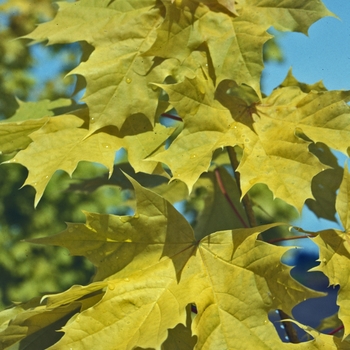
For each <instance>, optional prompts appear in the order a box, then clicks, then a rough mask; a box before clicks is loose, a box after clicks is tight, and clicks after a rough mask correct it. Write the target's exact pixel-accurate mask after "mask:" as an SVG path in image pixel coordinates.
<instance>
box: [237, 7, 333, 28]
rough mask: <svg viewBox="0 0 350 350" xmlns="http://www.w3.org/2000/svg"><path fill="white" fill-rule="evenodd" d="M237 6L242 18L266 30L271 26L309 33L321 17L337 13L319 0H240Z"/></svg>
mask: <svg viewBox="0 0 350 350" xmlns="http://www.w3.org/2000/svg"><path fill="white" fill-rule="evenodd" d="M237 2H238V4H237V6H236V9H237V12H238V13H239V16H240V18H244V19H246V20H247V21H251V22H252V23H256V24H258V25H260V26H262V27H263V28H264V29H265V30H267V29H268V28H270V27H271V26H273V27H275V28H276V29H277V30H281V31H294V32H302V33H304V34H307V32H308V29H309V27H310V26H311V25H312V24H313V23H314V22H316V21H318V20H319V19H320V18H322V17H325V16H334V17H335V15H334V14H333V13H332V12H330V11H328V10H327V9H326V7H325V6H324V4H323V3H322V2H321V1H319V0H308V1H304V0H284V1H276V0H239V1H237Z"/></svg>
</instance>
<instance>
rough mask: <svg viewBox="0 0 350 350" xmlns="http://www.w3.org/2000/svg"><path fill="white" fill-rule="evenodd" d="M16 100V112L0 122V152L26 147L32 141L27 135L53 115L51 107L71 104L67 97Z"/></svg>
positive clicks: (9, 151)
mask: <svg viewBox="0 0 350 350" xmlns="http://www.w3.org/2000/svg"><path fill="white" fill-rule="evenodd" d="M17 102H18V104H19V107H18V109H17V111H16V113H15V114H14V115H13V116H12V117H11V118H8V119H6V120H5V121H1V122H0V154H1V153H12V152H15V151H18V150H20V149H24V148H26V147H27V146H28V145H29V144H30V143H31V142H32V140H31V138H30V137H29V135H30V134H31V133H32V132H34V131H36V130H38V129H40V128H41V127H42V126H43V125H45V124H46V123H47V121H48V120H49V118H48V117H49V116H53V115H54V113H53V111H52V110H53V109H55V108H60V107H66V106H69V105H70V104H71V100H68V99H59V100H56V101H49V100H43V101H40V102H23V101H20V100H17Z"/></svg>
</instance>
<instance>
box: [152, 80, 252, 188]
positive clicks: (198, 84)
mask: <svg viewBox="0 0 350 350" xmlns="http://www.w3.org/2000/svg"><path fill="white" fill-rule="evenodd" d="M159 86H160V87H162V89H164V90H165V91H166V92H167V93H168V95H169V101H170V103H171V104H172V105H173V106H174V107H175V109H176V111H177V112H178V113H179V115H181V116H183V122H184V127H183V130H182V132H181V133H180V134H179V135H178V137H177V138H176V139H175V140H174V141H173V142H172V144H171V145H170V147H169V148H168V149H166V150H161V151H158V152H156V153H154V154H152V156H150V157H149V158H148V159H150V160H154V161H159V162H162V163H165V164H166V165H167V166H169V168H170V169H171V171H172V175H173V180H174V179H179V180H181V181H184V182H185V183H186V185H187V186H188V188H189V191H190V192H191V191H192V188H193V185H194V183H195V182H196V181H197V180H198V178H199V176H200V174H201V173H203V172H205V171H207V170H208V168H209V166H210V162H211V158H212V154H213V152H214V151H215V150H216V149H218V148H222V147H224V146H228V145H231V146H235V145H236V144H239V145H242V144H244V142H245V141H244V140H245V138H246V136H247V135H249V134H251V133H252V131H251V130H250V128H249V127H248V126H246V125H244V124H242V123H239V122H236V121H235V119H234V118H236V119H237V120H241V118H242V117H241V115H242V114H244V111H245V108H246V107H247V105H246V104H245V103H244V101H241V102H242V106H239V105H238V106H237V105H235V106H236V108H234V109H231V110H229V109H227V108H226V107H224V106H223V105H222V104H221V103H220V102H219V101H218V100H217V99H216V98H215V87H214V86H213V83H212V81H211V80H210V79H209V80H207V79H205V77H203V76H202V77H195V78H193V79H189V78H185V80H184V81H183V82H180V83H177V84H171V85H165V84H163V85H159Z"/></svg>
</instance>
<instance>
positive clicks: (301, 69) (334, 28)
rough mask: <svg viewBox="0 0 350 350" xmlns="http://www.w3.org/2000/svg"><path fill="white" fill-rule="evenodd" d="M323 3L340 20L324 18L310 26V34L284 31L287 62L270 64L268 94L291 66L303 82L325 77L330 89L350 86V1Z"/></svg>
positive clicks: (266, 78)
mask: <svg viewBox="0 0 350 350" xmlns="http://www.w3.org/2000/svg"><path fill="white" fill-rule="evenodd" d="M305 1H308V0H305ZM323 3H324V4H325V5H326V7H327V8H328V9H329V10H330V11H332V12H333V13H334V14H336V15H337V16H338V17H339V19H337V18H334V17H326V18H322V19H321V20H319V21H318V22H316V23H314V24H313V25H312V26H311V27H310V29H309V33H308V34H309V35H308V36H306V35H304V34H301V33H283V34H282V37H281V38H280V39H279V40H278V43H279V45H280V47H281V48H282V50H283V52H284V57H285V62H283V64H271V63H270V64H267V65H266V68H265V70H264V92H265V93H270V92H271V90H272V89H273V88H274V87H276V86H277V85H278V84H279V83H280V82H281V81H282V80H283V79H284V77H285V76H286V75H287V72H288V69H289V68H290V67H293V74H294V76H295V77H296V78H297V79H298V80H299V81H302V82H305V83H315V82H316V81H319V80H323V83H324V84H325V86H326V87H327V88H328V89H330V90H338V89H350V0H323Z"/></svg>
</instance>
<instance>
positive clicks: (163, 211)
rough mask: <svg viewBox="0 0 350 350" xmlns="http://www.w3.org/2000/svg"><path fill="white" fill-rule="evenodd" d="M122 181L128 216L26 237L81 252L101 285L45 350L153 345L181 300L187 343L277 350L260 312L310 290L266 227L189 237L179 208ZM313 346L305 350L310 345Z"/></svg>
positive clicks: (71, 296) (179, 315) (288, 305)
mask: <svg viewBox="0 0 350 350" xmlns="http://www.w3.org/2000/svg"><path fill="white" fill-rule="evenodd" d="M132 182H133V185H134V187H135V191H136V197H137V209H136V213H135V215H134V216H129V217H117V216H112V215H99V214H87V223H86V224H69V225H68V228H67V230H66V231H64V232H62V233H61V234H58V235H56V236H52V237H48V238H42V239H38V240H35V242H37V243H45V244H54V245H61V246H65V247H67V248H68V249H69V250H70V252H71V253H72V254H74V255H85V256H86V257H87V258H88V259H90V260H91V261H92V262H93V263H94V264H95V265H96V266H97V273H96V276H95V281H96V282H95V283H99V282H98V281H99V280H103V283H104V282H106V283H107V284H108V288H107V289H106V292H105V294H104V295H103V297H102V299H101V300H100V301H99V302H98V303H97V304H96V305H94V306H92V307H90V308H88V309H85V310H84V311H83V312H81V313H80V314H79V316H78V317H75V318H74V319H72V320H71V321H70V322H69V323H68V324H67V325H66V326H65V327H64V328H63V331H64V332H65V335H64V336H63V338H62V339H61V340H60V341H59V342H58V343H57V344H56V345H55V346H53V347H52V349H59V348H62V347H74V348H77V349H83V348H84V347H85V348H86V346H90V347H94V346H98V344H101V342H103V344H104V346H105V348H106V349H114V348H115V341H116V340H117V341H118V346H119V347H120V348H121V349H132V348H133V347H136V346H140V347H144V348H145V347H154V348H159V346H160V344H161V343H162V342H163V341H165V339H166V337H167V329H168V328H173V327H175V326H176V324H178V323H182V324H185V320H186V312H185V308H186V306H187V305H188V304H189V303H195V304H196V305H197V308H198V315H197V316H196V318H195V321H194V324H193V328H192V329H193V332H194V334H196V335H197V337H198V343H197V345H196V348H198V349H205V348H213V347H215V348H217V347H218V346H219V348H221V347H223V348H230V349H242V344H243V345H244V346H243V348H249V347H254V346H255V347H260V348H264V347H265V348H269V349H281V346H282V343H280V342H279V338H278V335H277V333H276V331H275V329H274V327H273V325H272V324H271V323H270V322H269V320H268V312H269V310H270V309H274V308H280V309H283V310H285V311H286V312H288V313H290V312H291V309H292V307H293V306H294V305H295V304H297V303H298V302H300V301H302V300H304V299H305V298H307V297H312V296H319V294H318V293H316V292H313V291H311V290H308V289H306V288H305V287H303V286H301V285H300V284H298V283H297V282H295V281H294V280H293V279H292V278H291V277H290V275H289V270H290V268H289V267H287V266H285V265H283V264H281V262H280V259H281V256H282V255H283V254H284V252H285V251H286V250H287V248H281V247H276V246H272V245H270V244H267V243H264V242H262V241H257V236H258V235H259V233H261V232H262V231H265V230H266V229H268V228H271V227H273V226H275V224H273V225H266V226H262V227H257V228H252V229H237V230H233V231H222V232H217V233H215V234H212V235H210V236H208V237H206V238H205V239H203V240H202V241H200V242H195V241H194V236H193V231H192V229H191V227H190V226H189V224H188V223H187V221H186V220H185V219H184V218H183V217H182V216H181V214H179V213H178V212H177V211H176V210H175V209H174V208H173V207H172V206H171V205H170V204H169V203H168V202H167V201H165V200H164V199H163V198H161V197H160V196H158V195H156V194H155V193H153V192H151V191H149V190H146V189H145V188H142V187H141V186H140V185H138V184H137V183H136V182H135V181H133V180H132ZM81 292H84V291H80V289H76V288H75V289H72V290H69V291H67V292H65V293H63V294H61V295H60V296H59V297H50V296H49V297H48V300H47V303H48V305H51V306H52V307H53V306H55V307H58V305H59V304H57V303H62V305H63V304H66V303H67V301H68V300H72V301H73V300H76V299H77V298H78V297H79V296H80V295H81V294H79V293H81ZM77 293H78V294H77ZM78 300H79V299H78ZM252 309H254V317H252V316H251V315H252V314H251V310H252ZM242 339H244V342H243V343H242ZM313 344H314V343H313V342H311V343H308V345H309V346H311V347H309V348H308V349H312V348H315V349H317V347H312V346H313ZM305 345H306V344H305ZM282 348H283V347H282ZM285 348H286V349H289V347H288V345H286V347H285ZM305 348H306V347H305Z"/></svg>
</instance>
